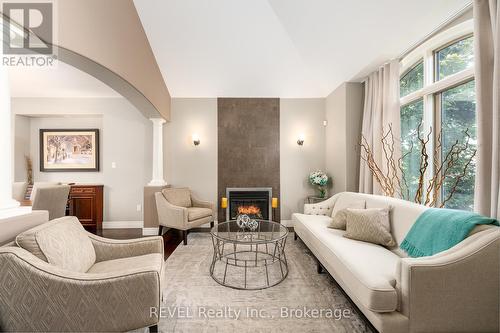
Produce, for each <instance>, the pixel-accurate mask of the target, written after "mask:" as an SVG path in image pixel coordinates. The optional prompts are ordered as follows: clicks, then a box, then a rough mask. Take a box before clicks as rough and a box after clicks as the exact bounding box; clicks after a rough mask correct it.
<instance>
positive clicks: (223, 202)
mask: <svg viewBox="0 0 500 333" xmlns="http://www.w3.org/2000/svg"><path fill="white" fill-rule="evenodd" d="M220 207H221V208H222V212H223V214H224V215H223V219H224V220H226V210H227V198H226V197H222V198H221V199H220Z"/></svg>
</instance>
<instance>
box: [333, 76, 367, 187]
mask: <svg viewBox="0 0 500 333" xmlns="http://www.w3.org/2000/svg"><path fill="white" fill-rule="evenodd" d="M362 114H363V84H362V83H351V82H346V83H344V84H342V85H341V86H339V87H338V88H337V89H335V91H333V92H332V93H331V94H330V95H329V96H328V97H327V98H326V119H327V121H328V126H327V128H326V146H325V149H326V151H325V158H326V162H325V164H326V170H327V172H328V173H329V174H330V175H331V176H332V177H333V193H338V192H342V191H357V190H358V182H359V179H358V178H359V145H358V144H359V140H360V133H361V122H362Z"/></svg>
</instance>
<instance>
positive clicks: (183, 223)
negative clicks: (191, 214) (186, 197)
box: [155, 192, 188, 230]
mask: <svg viewBox="0 0 500 333" xmlns="http://www.w3.org/2000/svg"><path fill="white" fill-rule="evenodd" d="M155 199H156V209H157V211H158V222H159V223H160V225H163V226H165V227H171V228H175V229H179V230H186V229H187V223H188V213H187V208H184V207H179V206H174V205H172V204H171V203H170V202H168V201H167V199H165V197H164V196H163V194H162V193H161V192H157V193H155Z"/></svg>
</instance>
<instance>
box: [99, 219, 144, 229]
mask: <svg viewBox="0 0 500 333" xmlns="http://www.w3.org/2000/svg"><path fill="white" fill-rule="evenodd" d="M143 226H144V222H143V221H105V222H102V228H103V229H137V228H139V229H142V227H143Z"/></svg>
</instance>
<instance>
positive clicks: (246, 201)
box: [226, 187, 272, 221]
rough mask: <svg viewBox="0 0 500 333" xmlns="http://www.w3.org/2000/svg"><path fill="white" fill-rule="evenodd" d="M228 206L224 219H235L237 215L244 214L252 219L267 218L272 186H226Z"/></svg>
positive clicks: (269, 209) (269, 213)
mask: <svg viewBox="0 0 500 333" xmlns="http://www.w3.org/2000/svg"><path fill="white" fill-rule="evenodd" d="M226 196H227V200H228V207H227V210H226V220H228V221H229V220H235V219H236V218H237V217H238V215H240V214H246V215H248V216H250V218H253V219H262V220H269V219H270V218H271V197H272V188H270V187H258V188H257V187H255V188H252V187H250V188H239V187H235V188H227V189H226Z"/></svg>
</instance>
